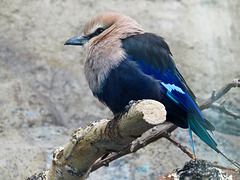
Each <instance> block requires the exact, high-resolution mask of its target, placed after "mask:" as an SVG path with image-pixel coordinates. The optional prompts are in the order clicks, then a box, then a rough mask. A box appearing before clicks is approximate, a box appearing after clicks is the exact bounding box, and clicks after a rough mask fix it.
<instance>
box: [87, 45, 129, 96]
mask: <svg viewBox="0 0 240 180" xmlns="http://www.w3.org/2000/svg"><path fill="white" fill-rule="evenodd" d="M113 45H114V46H115V48H114V47H110V46H107V47H106V46H104V45H103V44H101V43H100V44H97V45H95V46H93V47H90V48H89V52H88V55H87V60H86V62H85V67H84V71H85V76H86V79H87V81H88V84H89V87H90V89H91V90H92V92H93V93H97V92H99V91H101V89H102V87H103V86H104V84H105V81H106V79H107V78H108V76H109V73H110V72H111V70H112V69H115V68H117V67H118V66H119V65H120V63H121V62H122V61H123V59H124V58H125V53H124V51H123V49H122V48H120V45H117V44H113Z"/></svg>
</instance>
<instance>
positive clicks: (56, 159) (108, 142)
mask: <svg viewBox="0 0 240 180" xmlns="http://www.w3.org/2000/svg"><path fill="white" fill-rule="evenodd" d="M165 120H166V111H165V108H164V106H163V105H162V104H161V103H160V102H158V101H153V100H142V101H138V102H136V103H134V104H132V105H131V107H130V108H129V110H128V111H127V112H126V113H125V114H123V115H122V116H119V117H118V118H116V119H113V120H101V121H98V122H95V123H93V124H91V125H89V126H87V127H86V128H79V129H78V130H77V131H75V132H74V133H73V134H72V137H71V139H70V141H69V143H68V144H67V145H66V146H65V148H59V149H57V150H56V151H55V152H54V155H53V161H52V165H51V168H50V170H49V171H47V172H46V173H45V177H46V179H54V180H55V179H69V180H70V179H71V180H73V179H78V180H79V179H80V180H81V179H85V178H86V177H87V176H88V174H89V172H90V170H91V167H92V165H93V164H94V162H95V161H96V160H97V159H98V158H100V157H102V156H103V155H104V154H107V153H109V152H117V151H121V150H123V149H124V148H126V147H127V146H128V145H129V144H130V143H131V142H132V141H133V140H134V139H136V138H137V137H139V136H141V135H142V134H143V133H144V132H145V131H147V130H149V129H150V128H152V127H154V126H155V125H158V124H160V123H163V122H165ZM34 177H38V176H37V175H35V176H34ZM34 177H33V176H32V177H31V178H29V179H33V178H34Z"/></svg>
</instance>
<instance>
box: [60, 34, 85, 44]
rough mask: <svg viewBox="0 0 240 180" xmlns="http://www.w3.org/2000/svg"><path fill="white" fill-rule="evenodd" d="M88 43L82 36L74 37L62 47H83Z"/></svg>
mask: <svg viewBox="0 0 240 180" xmlns="http://www.w3.org/2000/svg"><path fill="white" fill-rule="evenodd" d="M88 41H89V38H88V37H84V36H76V37H73V38H71V39H69V40H67V41H66V42H65V43H64V45H75V46H83V45H84V44H85V43H86V42H88Z"/></svg>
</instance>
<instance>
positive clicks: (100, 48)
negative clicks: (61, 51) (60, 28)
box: [64, 12, 239, 168]
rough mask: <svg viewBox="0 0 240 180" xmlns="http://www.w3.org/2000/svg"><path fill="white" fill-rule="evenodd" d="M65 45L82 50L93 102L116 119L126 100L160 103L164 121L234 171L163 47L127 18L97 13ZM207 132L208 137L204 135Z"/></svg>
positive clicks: (113, 14) (125, 104) (194, 98)
mask: <svg viewBox="0 0 240 180" xmlns="http://www.w3.org/2000/svg"><path fill="white" fill-rule="evenodd" d="M64 44H65V45H77V46H85V45H87V51H88V52H87V57H86V61H85V65H84V73H85V76H86V79H87V82H88V84H89V87H90V89H91V91H92V93H93V95H94V96H95V97H97V98H98V99H99V100H100V101H101V102H102V103H103V104H105V105H106V106H107V107H108V108H109V109H110V110H111V111H112V112H113V114H114V115H115V116H117V115H118V114H119V113H121V112H123V111H124V109H125V107H126V106H127V105H128V103H129V102H130V101H132V100H133V101H136V100H142V99H152V100H156V101H159V102H161V103H162V104H163V105H164V106H165V108H166V111H167V121H168V122H171V123H173V124H175V125H177V126H178V127H181V128H188V129H189V134H190V138H191V143H192V148H193V152H194V154H195V150H194V146H193V139H192V131H193V132H194V133H195V134H196V135H197V136H198V137H199V138H200V139H201V140H202V141H204V142H205V143H206V144H207V145H208V146H209V147H211V148H212V149H213V150H215V151H216V152H217V153H220V154H222V155H223V156H224V157H225V158H226V159H228V160H229V161H230V162H231V163H233V164H234V165H235V166H237V167H238V168H239V166H238V165H237V164H235V163H234V162H233V161H232V160H231V159H229V158H228V157H227V156H226V155H224V154H223V153H222V152H221V151H220V150H219V149H218V148H217V142H216V141H215V140H214V138H213V137H212V135H211V133H210V132H212V131H214V130H215V127H214V126H213V125H212V124H211V123H210V122H209V121H208V120H206V119H204V117H203V115H202V113H201V111H200V110H199V107H198V105H197V103H196V96H195V95H194V93H193V92H192V90H191V89H190V87H189V86H188V85H187V83H186V81H185V79H184V78H183V76H182V75H181V74H180V72H179V71H178V69H177V67H176V65H175V62H174V61H173V56H172V53H171V51H170V48H169V46H168V44H167V43H166V42H165V40H164V39H163V38H162V37H161V36H158V35H156V34H153V33H149V32H145V31H144V29H143V28H142V27H141V26H140V25H139V24H138V23H137V21H135V20H134V19H132V18H130V17H129V16H126V15H123V14H119V13H112V12H110V13H102V14H98V15H96V16H95V17H93V18H92V19H91V20H90V21H88V22H87V23H86V24H85V27H84V30H83V35H80V36H76V37H73V38H71V39H69V40H67V41H66V42H65V43H64ZM209 131H210V132H209Z"/></svg>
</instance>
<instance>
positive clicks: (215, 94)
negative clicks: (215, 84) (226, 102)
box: [199, 79, 240, 110]
mask: <svg viewBox="0 0 240 180" xmlns="http://www.w3.org/2000/svg"><path fill="white" fill-rule="evenodd" d="M235 87H240V79H234V80H233V81H232V82H231V83H228V84H227V85H225V86H224V87H223V88H222V89H220V90H219V91H218V92H216V90H213V93H212V96H211V97H210V98H209V99H207V100H205V101H204V102H203V103H201V104H200V105H199V108H200V110H203V109H207V108H209V107H210V106H211V104H212V103H214V102H215V101H216V100H218V99H219V98H221V97H222V96H223V95H224V94H226V93H227V92H228V91H229V90H230V89H232V88H235Z"/></svg>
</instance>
